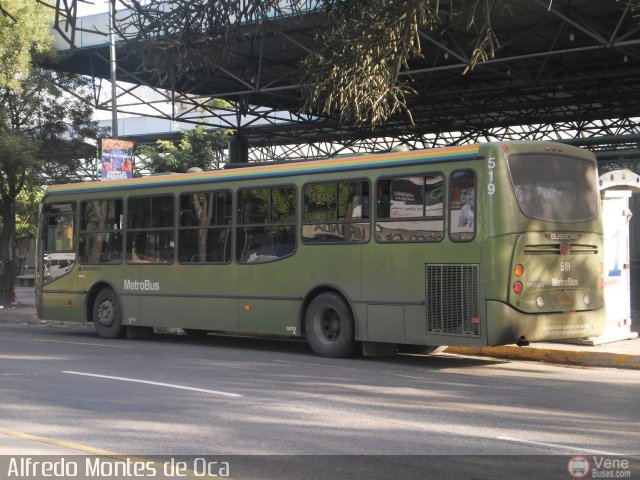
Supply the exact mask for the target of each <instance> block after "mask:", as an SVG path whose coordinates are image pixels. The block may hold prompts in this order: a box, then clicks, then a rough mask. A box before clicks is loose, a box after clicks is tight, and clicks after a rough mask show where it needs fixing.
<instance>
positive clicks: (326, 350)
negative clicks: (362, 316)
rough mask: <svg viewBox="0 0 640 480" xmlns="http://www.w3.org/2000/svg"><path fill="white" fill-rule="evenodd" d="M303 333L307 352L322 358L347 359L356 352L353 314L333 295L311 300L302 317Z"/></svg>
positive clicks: (337, 296) (345, 303) (345, 304)
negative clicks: (309, 349) (308, 350)
mask: <svg viewBox="0 0 640 480" xmlns="http://www.w3.org/2000/svg"><path fill="white" fill-rule="evenodd" d="M305 332H306V335H307V342H308V343H309V346H310V347H311V349H312V350H313V351H314V352H315V353H317V354H318V355H321V356H323V357H334V358H337V357H350V356H352V355H353V354H355V352H356V347H357V342H356V341H355V326H354V322H353V314H352V313H351V309H350V308H349V305H348V304H347V302H346V301H345V300H344V299H343V298H342V297H340V296H339V295H337V294H335V293H330V292H325V293H322V294H320V295H318V296H317V297H316V298H314V299H313V300H312V301H311V303H310V304H309V308H308V309H307V313H306V315H305Z"/></svg>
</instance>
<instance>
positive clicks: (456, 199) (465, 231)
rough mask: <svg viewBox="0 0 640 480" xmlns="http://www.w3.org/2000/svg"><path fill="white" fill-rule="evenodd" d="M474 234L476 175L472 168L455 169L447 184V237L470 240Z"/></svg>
mask: <svg viewBox="0 0 640 480" xmlns="http://www.w3.org/2000/svg"><path fill="white" fill-rule="evenodd" d="M475 234H476V176H475V173H474V172H473V170H457V171H455V172H453V173H452V174H451V177H450V184H449V238H451V240H453V241H454V242H470V241H471V240H473V239H474V237H475Z"/></svg>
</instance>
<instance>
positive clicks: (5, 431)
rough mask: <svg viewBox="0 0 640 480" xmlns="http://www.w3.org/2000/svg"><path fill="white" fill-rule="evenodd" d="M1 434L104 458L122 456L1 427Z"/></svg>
mask: <svg viewBox="0 0 640 480" xmlns="http://www.w3.org/2000/svg"><path fill="white" fill-rule="evenodd" d="M0 433H3V434H5V435H9V436H11V437H15V438H21V439H23V440H30V441H32V442H40V443H46V444H48V445H54V446H56V447H63V448H69V449H71V450H78V451H80V452H84V453H88V454H90V455H100V456H104V457H120V456H122V455H121V454H119V453H115V452H110V451H108V450H101V449H99V448H93V447H89V446H87V445H81V444H79V443H74V442H67V441H65V440H56V439H53V438H47V437H37V436H35V435H30V434H28V433H24V432H19V431H17V430H9V429H8V428H2V427H0Z"/></svg>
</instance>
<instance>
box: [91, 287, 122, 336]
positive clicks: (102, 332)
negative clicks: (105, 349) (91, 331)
mask: <svg viewBox="0 0 640 480" xmlns="http://www.w3.org/2000/svg"><path fill="white" fill-rule="evenodd" d="M93 327H94V328H95V330H96V333H97V334H98V335H99V336H100V337H102V338H121V337H123V336H124V334H125V328H124V327H123V326H122V310H121V309H120V302H119V301H118V296H117V295H116V293H115V292H114V291H113V290H111V289H110V288H103V289H102V290H100V291H99V292H98V295H97V296H96V299H95V301H94V302H93Z"/></svg>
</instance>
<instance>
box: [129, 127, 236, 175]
mask: <svg viewBox="0 0 640 480" xmlns="http://www.w3.org/2000/svg"><path fill="white" fill-rule="evenodd" d="M229 133H230V132H229V131H227V130H225V131H215V132H207V131H206V130H205V129H204V127H202V126H198V127H196V128H195V129H194V130H185V131H183V132H182V138H181V139H180V142H178V143H177V144H176V143H173V142H170V141H168V140H158V141H157V143H156V145H155V146H149V145H143V146H141V147H138V148H137V149H136V156H138V157H140V158H141V159H142V162H143V165H144V168H146V169H147V170H149V171H150V172H151V173H165V172H177V173H185V172H186V171H187V170H189V169H190V168H193V167H197V168H201V169H202V170H217V169H219V168H220V163H221V162H223V161H224V154H223V151H224V150H225V149H226V148H227V141H228V137H229Z"/></svg>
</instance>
